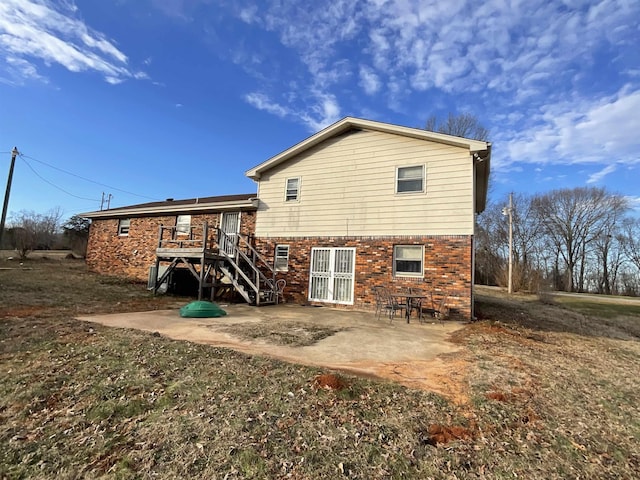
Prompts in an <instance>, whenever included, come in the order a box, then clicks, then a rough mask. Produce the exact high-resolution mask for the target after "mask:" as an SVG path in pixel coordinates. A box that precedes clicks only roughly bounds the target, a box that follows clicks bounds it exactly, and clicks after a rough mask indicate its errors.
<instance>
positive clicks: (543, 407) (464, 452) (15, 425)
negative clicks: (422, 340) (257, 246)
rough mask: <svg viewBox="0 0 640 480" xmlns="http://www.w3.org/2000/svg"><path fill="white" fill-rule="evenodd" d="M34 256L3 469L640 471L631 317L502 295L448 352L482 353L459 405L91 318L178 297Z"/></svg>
mask: <svg viewBox="0 0 640 480" xmlns="http://www.w3.org/2000/svg"><path fill="white" fill-rule="evenodd" d="M31 267H32V268H33V270H23V271H10V270H3V271H0V389H1V391H2V392H3V395H2V396H0V478H5V477H6V478H43V479H44V478H63V479H64V478H176V477H184V478H228V479H233V478H299V479H302V478H340V477H344V478H367V479H371V478H420V479H428V478H442V479H444V478H516V477H517V478H533V477H537V478H545V479H553V478H558V479H560V478H629V479H631V478H637V474H638V471H639V469H640V463H639V462H640V452H639V447H638V445H639V440H640V424H639V419H640V411H639V407H638V405H639V404H640V402H639V401H638V400H639V399H638V393H637V392H638V391H640V389H639V387H640V381H639V380H638V378H637V377H638V376H637V372H638V371H640V343H639V342H638V338H637V336H636V337H635V338H632V337H633V334H634V333H633V332H634V331H635V330H633V327H629V326H628V322H626V321H625V322H623V323H624V325H625V327H624V328H622V329H620V328H619V327H620V326H619V325H618V324H617V323H616V320H615V317H607V318H606V319H603V320H602V321H599V320H598V318H597V317H592V316H589V317H588V318H587V317H586V316H585V314H584V313H578V312H575V311H574V310H572V309H570V308H568V307H565V308H558V307H555V306H553V305H543V304H541V303H540V302H538V301H537V300H536V299H529V298H516V299H515V300H514V299H509V298H501V297H500V295H493V294H492V293H487V294H486V295H484V296H482V297H481V298H480V302H479V305H478V307H479V312H480V313H481V314H482V315H483V316H484V317H485V320H483V321H481V322H477V323H474V324H471V325H469V326H467V327H466V328H464V329H463V330H461V331H459V332H458V333H457V334H456V335H455V337H454V338H453V340H454V341H456V342H459V343H460V344H461V345H463V346H465V348H464V349H463V351H462V353H460V354H457V355H456V358H455V359H453V358H452V359H448V358H443V359H441V361H442V362H444V363H446V362H448V361H456V362H464V364H465V372H466V376H461V377H460V378H457V379H450V380H452V381H455V383H456V385H457V386H464V388H465V389H466V394H465V398H466V399H467V400H466V401H464V402H460V403H453V402H451V401H449V400H448V399H447V397H444V396H442V395H438V394H436V393H430V392H424V391H419V390H412V389H408V388H405V387H401V386H398V385H394V384H391V383H388V382H380V381H376V380H373V379H363V378H357V377H352V376H347V375H342V374H340V375H338V374H336V373H335V372H327V371H322V370H321V369H312V368H306V367H301V366H297V365H293V364H287V363H283V362H279V361H275V360H270V359H266V358H262V357H257V356H247V355H244V354H240V353H235V352H232V351H230V350H225V349H221V348H213V347H210V346H206V345H195V344H191V343H188V342H183V341H173V340H170V339H166V338H164V337H159V336H154V335H153V334H149V333H144V332H136V331H127V330H120V329H110V328H107V327H102V326H97V325H94V324H88V323H84V322H79V321H76V320H73V319H72V317H73V315H76V314H79V313H87V312H101V311H105V312H107V311H108V312H112V311H118V310H133V309H140V310H142V309H151V308H161V307H164V306H166V305H168V304H173V303H175V301H176V300H175V299H172V298H166V297H162V298H154V297H152V296H150V295H149V294H148V292H146V291H145V290H144V287H143V286H140V285H136V284H132V283H130V282H127V281H125V280H122V279H105V278H101V277H97V276H95V275H92V274H90V273H88V272H86V270H85V269H84V267H83V266H82V265H81V264H77V263H74V262H71V263H66V262H61V263H54V262H44V263H33V264H31ZM630 317H631V318H635V320H636V322H637V320H638V318H637V317H634V315H633V314H630ZM581 322H582V323H581ZM631 323H633V322H631ZM589 327H593V331H586V329H588V328H589ZM597 332H600V333H597ZM620 336H626V337H627V339H626V340H622V339H620V338H617V337H620ZM443 380H444V379H443ZM325 384H326V388H325ZM338 385H339V386H340V388H331V387H330V386H338ZM456 388H457V387H456Z"/></svg>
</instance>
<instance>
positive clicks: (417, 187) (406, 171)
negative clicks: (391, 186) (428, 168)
mask: <svg viewBox="0 0 640 480" xmlns="http://www.w3.org/2000/svg"><path fill="white" fill-rule="evenodd" d="M424 184H425V168H424V165H414V166H411V167H398V169H397V171H396V193H421V192H424Z"/></svg>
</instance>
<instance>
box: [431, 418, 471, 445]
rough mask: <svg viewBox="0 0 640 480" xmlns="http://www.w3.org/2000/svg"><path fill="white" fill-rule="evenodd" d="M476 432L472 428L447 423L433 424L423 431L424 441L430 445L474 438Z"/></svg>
mask: <svg viewBox="0 0 640 480" xmlns="http://www.w3.org/2000/svg"><path fill="white" fill-rule="evenodd" d="M473 437H474V433H473V431H471V430H470V429H468V428H466V427H461V426H452V427H447V426H445V425H439V424H435V423H434V424H431V425H429V428H428V429H427V431H426V432H423V439H424V440H423V441H424V442H425V443H427V444H428V445H433V446H437V445H444V444H447V443H449V442H453V441H456V440H470V439H473Z"/></svg>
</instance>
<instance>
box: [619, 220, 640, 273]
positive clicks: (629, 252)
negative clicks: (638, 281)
mask: <svg viewBox="0 0 640 480" xmlns="http://www.w3.org/2000/svg"><path fill="white" fill-rule="evenodd" d="M620 243H621V245H622V250H623V251H624V253H625V255H626V257H627V259H628V260H629V261H630V262H631V263H632V264H633V265H634V266H635V267H636V268H637V269H638V272H639V273H640V218H627V219H625V220H624V221H623V222H622V232H621V234H620Z"/></svg>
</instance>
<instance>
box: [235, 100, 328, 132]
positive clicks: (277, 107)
mask: <svg viewBox="0 0 640 480" xmlns="http://www.w3.org/2000/svg"><path fill="white" fill-rule="evenodd" d="M244 99H245V101H246V102H247V103H249V104H250V105H252V106H254V107H255V108H257V109H258V110H263V111H265V112H268V113H271V114H273V115H276V116H277V117H280V118H292V119H296V120H298V121H301V122H302V123H303V124H304V125H306V126H307V128H308V129H309V130H310V131H312V132H313V131H317V130H321V129H323V128H324V127H326V126H328V125H330V124H332V123H334V122H336V121H338V120H339V119H340V106H339V105H338V102H337V100H336V98H335V97H334V96H333V95H328V94H321V93H316V94H315V95H313V96H312V98H311V99H310V105H309V106H304V107H302V108H299V109H295V108H291V107H288V106H284V105H281V104H279V103H277V102H276V101H274V100H272V99H271V98H269V96H268V95H267V94H265V93H259V92H252V93H249V94H247V95H245V97H244Z"/></svg>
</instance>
